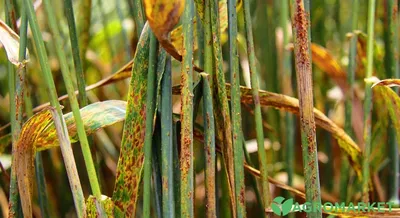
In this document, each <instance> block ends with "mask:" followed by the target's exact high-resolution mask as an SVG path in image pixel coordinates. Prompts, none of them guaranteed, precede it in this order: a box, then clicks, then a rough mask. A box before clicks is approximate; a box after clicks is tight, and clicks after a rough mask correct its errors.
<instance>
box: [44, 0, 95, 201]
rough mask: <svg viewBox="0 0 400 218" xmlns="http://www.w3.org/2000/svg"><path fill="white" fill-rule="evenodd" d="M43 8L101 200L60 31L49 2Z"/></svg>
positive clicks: (89, 173)
mask: <svg viewBox="0 0 400 218" xmlns="http://www.w3.org/2000/svg"><path fill="white" fill-rule="evenodd" d="M44 6H45V10H46V14H47V17H48V22H49V25H50V30H51V31H52V33H53V37H54V41H55V48H56V53H57V56H58V59H59V62H60V66H61V72H62V75H63V78H64V84H65V87H66V89H67V93H68V96H69V99H70V104H71V108H72V113H73V115H74V118H75V123H76V128H77V132H78V137H79V142H80V144H81V148H82V154H83V158H84V160H85V164H86V169H87V173H88V176H89V182H90V186H91V188H92V192H93V195H94V196H95V197H96V198H97V199H101V191H100V185H99V182H98V179H97V175H96V169H95V167H94V163H93V159H92V154H91V152H90V147H89V141H88V138H87V136H86V132H85V126H84V125H83V121H82V117H81V113H80V110H79V103H78V100H77V98H76V95H75V89H74V86H73V83H72V78H71V74H70V72H69V67H68V62H67V58H66V57H65V53H64V51H63V47H62V44H63V43H62V37H61V35H60V30H59V28H58V24H57V22H56V21H57V19H56V17H55V14H54V11H53V7H52V5H51V3H50V1H49V0H44Z"/></svg>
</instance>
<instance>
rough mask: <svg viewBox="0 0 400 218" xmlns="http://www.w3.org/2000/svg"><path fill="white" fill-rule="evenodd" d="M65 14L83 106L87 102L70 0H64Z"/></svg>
mask: <svg viewBox="0 0 400 218" xmlns="http://www.w3.org/2000/svg"><path fill="white" fill-rule="evenodd" d="M64 7H65V8H64V10H65V16H66V17H67V21H68V28H69V39H70V41H71V47H72V57H73V60H74V67H75V73H76V79H77V84H78V91H79V94H78V95H79V105H80V106H81V107H85V106H86V105H87V104H88V101H87V97H86V92H85V86H86V83H85V74H84V73H83V67H82V60H81V54H80V51H79V42H78V35H77V33H76V25H75V15H74V8H73V5H72V0H64Z"/></svg>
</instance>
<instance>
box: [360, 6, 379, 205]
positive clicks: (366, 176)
mask: <svg viewBox="0 0 400 218" xmlns="http://www.w3.org/2000/svg"><path fill="white" fill-rule="evenodd" d="M375 2H376V1H375V0H369V4H368V40H367V71H366V75H365V78H366V79H367V78H370V77H371V76H372V71H373V62H374V59H373V54H374V25H375ZM371 86H372V81H370V80H368V79H367V80H365V98H364V141H365V145H364V160H363V170H362V172H363V177H362V178H363V179H362V193H363V201H364V202H369V194H368V192H369V187H368V185H369V181H370V178H371V175H370V171H369V159H370V154H371V110H372V89H371Z"/></svg>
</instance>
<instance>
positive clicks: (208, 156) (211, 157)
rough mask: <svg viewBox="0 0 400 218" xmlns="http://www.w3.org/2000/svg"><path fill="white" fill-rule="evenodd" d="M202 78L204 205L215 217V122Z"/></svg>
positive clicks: (207, 85)
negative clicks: (204, 161)
mask: <svg viewBox="0 0 400 218" xmlns="http://www.w3.org/2000/svg"><path fill="white" fill-rule="evenodd" d="M201 77H202V80H203V123H204V124H203V125H204V127H205V131H204V150H205V160H206V166H205V181H206V205H207V217H208V218H211V217H217V210H216V203H217V199H216V192H215V190H216V188H215V183H216V180H215V169H216V164H215V160H216V156H215V129H214V128H215V124H214V110H213V104H212V95H211V89H210V84H209V82H208V78H207V77H208V76H207V75H206V74H201Z"/></svg>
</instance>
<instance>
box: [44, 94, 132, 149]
mask: <svg viewBox="0 0 400 218" xmlns="http://www.w3.org/2000/svg"><path fill="white" fill-rule="evenodd" d="M125 110H126V102H125V101H119V100H109V101H103V102H96V103H93V104H90V105H88V106H86V107H84V108H82V109H81V110H80V111H81V112H80V113H81V116H82V121H83V123H84V126H85V131H86V134H87V135H90V134H92V133H94V132H95V131H97V130H98V129H100V128H104V127H107V126H110V125H113V124H114V123H117V122H120V121H122V120H124V118H125ZM64 119H65V123H66V124H67V128H68V133H69V137H70V139H71V142H72V143H73V142H77V141H78V134H77V130H76V125H75V119H74V116H73V114H72V112H70V113H67V114H65V115H64ZM58 144H59V143H58V138H57V135H56V129H55V126H54V123H50V125H49V126H48V127H47V128H46V129H45V130H44V131H43V132H42V133H41V134H40V135H39V137H38V138H37V140H36V149H37V150H38V151H41V150H44V149H48V148H51V147H54V146H58Z"/></svg>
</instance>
